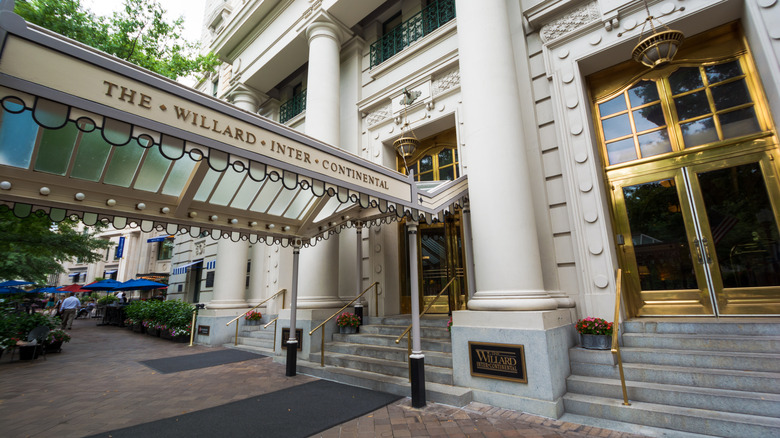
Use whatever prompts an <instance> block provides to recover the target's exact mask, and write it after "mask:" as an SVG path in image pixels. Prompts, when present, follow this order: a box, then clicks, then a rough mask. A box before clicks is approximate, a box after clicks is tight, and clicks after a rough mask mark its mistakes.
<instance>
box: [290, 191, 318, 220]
mask: <svg viewBox="0 0 780 438" xmlns="http://www.w3.org/2000/svg"><path fill="white" fill-rule="evenodd" d="M319 199H320V198H319V197H317V196H312V197H311V199H310V200H309V204H308V205H307V206H306V207H304V208H303V210H301V214H299V215H298V217H297V218H296V219H298V220H303V218H304V217H306V215H307V214H309V212H310V211H311V210H312V209H313V208H314V206H315V205H317V201H318V200H319Z"/></svg>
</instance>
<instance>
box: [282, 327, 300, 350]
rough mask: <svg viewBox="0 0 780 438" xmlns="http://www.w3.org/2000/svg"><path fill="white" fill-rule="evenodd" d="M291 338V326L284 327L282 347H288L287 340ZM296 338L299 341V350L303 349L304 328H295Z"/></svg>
mask: <svg viewBox="0 0 780 438" xmlns="http://www.w3.org/2000/svg"><path fill="white" fill-rule="evenodd" d="M288 339H290V327H282V349H284V350H286V349H287V340H288ZM295 340H296V341H298V351H303V329H295Z"/></svg>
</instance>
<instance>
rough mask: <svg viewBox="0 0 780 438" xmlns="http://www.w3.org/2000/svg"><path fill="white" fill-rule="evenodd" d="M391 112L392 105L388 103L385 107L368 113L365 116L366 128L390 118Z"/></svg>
mask: <svg viewBox="0 0 780 438" xmlns="http://www.w3.org/2000/svg"><path fill="white" fill-rule="evenodd" d="M391 112H392V104H391V103H389V102H388V103H387V104H386V105H384V106H382V107H380V108H377V109H376V110H374V111H372V112H370V113H369V114H368V115H367V116H366V124H368V126H372V125H376V124H377V123H379V122H381V121H383V120H385V119H387V118H388V117H390V114H391Z"/></svg>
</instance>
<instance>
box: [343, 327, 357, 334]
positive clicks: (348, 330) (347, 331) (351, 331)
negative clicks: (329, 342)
mask: <svg viewBox="0 0 780 438" xmlns="http://www.w3.org/2000/svg"><path fill="white" fill-rule="evenodd" d="M339 333H344V334H348V335H349V334H354V333H357V327H352V326H351V325H348V326H346V327H339Z"/></svg>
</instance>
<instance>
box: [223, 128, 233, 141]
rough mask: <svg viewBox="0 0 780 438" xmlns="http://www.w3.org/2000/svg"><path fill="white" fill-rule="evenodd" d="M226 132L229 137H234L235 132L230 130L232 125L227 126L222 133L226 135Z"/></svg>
mask: <svg viewBox="0 0 780 438" xmlns="http://www.w3.org/2000/svg"><path fill="white" fill-rule="evenodd" d="M226 134H227V136H228V137H230V138H233V133H232V132H231V131H230V126H228V127H227V128H225V130H224V131H222V135H226Z"/></svg>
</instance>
